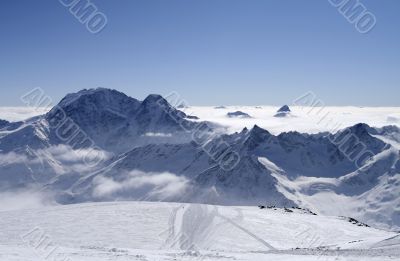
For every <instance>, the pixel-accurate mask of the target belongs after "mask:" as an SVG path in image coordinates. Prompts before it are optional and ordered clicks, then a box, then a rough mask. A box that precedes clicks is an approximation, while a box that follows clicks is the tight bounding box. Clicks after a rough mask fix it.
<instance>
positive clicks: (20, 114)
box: [0, 107, 49, 122]
mask: <svg viewBox="0 0 400 261" xmlns="http://www.w3.org/2000/svg"><path fill="white" fill-rule="evenodd" d="M48 110H49V109H48V108H40V107H39V108H33V107H0V119H2V120H7V121H12V122H13V121H22V120H26V119H28V118H31V117H34V116H38V115H42V114H45V113H47V112H48Z"/></svg>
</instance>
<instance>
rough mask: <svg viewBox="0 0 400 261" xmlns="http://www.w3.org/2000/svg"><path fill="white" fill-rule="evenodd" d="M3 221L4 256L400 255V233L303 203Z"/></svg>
mask: <svg viewBox="0 0 400 261" xmlns="http://www.w3.org/2000/svg"><path fill="white" fill-rule="evenodd" d="M291 211H292V212H291ZM0 227H1V228H2V229H1V233H0V260H2V261H3V260H4V261H17V260H18V261H28V260H29V261H39V260H41V261H42V260H71V261H73V260H77V261H78V260H79V261H89V260H90V261H92V260H396V259H397V260H398V259H399V258H400V239H399V238H400V237H399V234H396V233H394V232H387V231H383V230H378V229H374V228H369V227H364V226H359V225H357V224H353V223H350V222H348V221H347V220H346V219H345V218H340V217H324V216H316V215H312V214H310V213H308V212H307V211H304V210H300V209H287V210H285V209H273V208H272V209H259V208H258V207H234V206H211V205H199V204H178V203H160V202H153V203H150V202H115V203H87V204H76V205H64V206H53V207H47V208H38V209H29V210H14V211H3V212H0Z"/></svg>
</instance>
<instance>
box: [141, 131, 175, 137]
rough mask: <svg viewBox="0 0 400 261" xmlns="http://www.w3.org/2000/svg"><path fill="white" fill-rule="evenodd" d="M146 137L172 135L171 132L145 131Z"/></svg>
mask: <svg viewBox="0 0 400 261" xmlns="http://www.w3.org/2000/svg"><path fill="white" fill-rule="evenodd" d="M144 136H146V137H172V134H171V133H161V132H147V133H145V134H144Z"/></svg>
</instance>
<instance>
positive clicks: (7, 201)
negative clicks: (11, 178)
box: [0, 189, 55, 211]
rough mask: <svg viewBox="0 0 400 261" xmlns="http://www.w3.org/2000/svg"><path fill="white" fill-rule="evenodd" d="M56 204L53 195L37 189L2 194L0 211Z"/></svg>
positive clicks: (0, 195) (0, 194)
mask: <svg viewBox="0 0 400 261" xmlns="http://www.w3.org/2000/svg"><path fill="white" fill-rule="evenodd" d="M54 204H55V203H54V201H53V198H52V196H51V194H49V193H45V192H41V191H38V190H35V189H24V190H16V191H8V192H1V193H0V211H10V210H20V209H31V208H41V207H46V206H51V205H54Z"/></svg>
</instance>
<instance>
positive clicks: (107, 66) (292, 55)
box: [0, 0, 400, 106]
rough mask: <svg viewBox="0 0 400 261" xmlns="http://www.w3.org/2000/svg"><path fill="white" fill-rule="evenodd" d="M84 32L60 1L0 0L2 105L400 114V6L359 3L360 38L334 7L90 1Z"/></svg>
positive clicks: (279, 2) (221, 0) (262, 1)
mask: <svg viewBox="0 0 400 261" xmlns="http://www.w3.org/2000/svg"><path fill="white" fill-rule="evenodd" d="M92 2H93V3H95V4H96V5H97V7H98V8H99V10H100V11H102V12H104V13H105V14H106V16H107V18H108V24H107V27H106V28H105V29H104V30H103V31H102V32H100V33H99V34H96V35H93V34H91V33H89V32H88V31H87V30H86V28H85V26H84V25H82V24H80V23H79V22H78V21H77V20H76V18H75V17H74V16H72V15H71V14H70V13H69V11H68V9H67V8H66V7H64V6H63V5H61V4H60V2H59V1H58V0H35V1H33V0H2V1H1V7H0V37H1V38H0V86H1V91H2V92H1V96H0V106H18V105H21V102H20V100H19V97H20V96H21V95H22V94H23V93H25V92H26V91H29V90H31V89H32V88H34V87H41V88H43V89H44V90H45V91H46V92H47V93H48V94H49V95H50V96H52V97H53V98H54V99H55V100H59V99H61V98H62V97H63V96H64V95H65V94H66V93H69V92H75V91H78V90H80V89H83V88H93V87H97V86H102V87H107V88H113V89H117V90H120V91H123V92H125V93H126V94H128V95H130V96H133V97H136V98H139V99H142V98H144V97H145V96H146V95H147V94H149V93H159V94H167V93H169V92H171V91H176V92H178V93H180V94H181V95H182V97H184V98H185V99H186V100H187V101H188V102H189V104H192V105H220V104H226V105H235V104H237V105H255V104H272V105H281V104H284V103H290V102H291V101H292V100H293V99H295V98H296V97H298V96H300V95H301V94H303V93H304V92H306V91H313V92H315V93H316V94H317V95H318V97H319V98H320V99H321V100H323V101H324V102H325V103H326V104H329V105H360V106H362V105H363V106H400V95H399V94H400V88H399V87H400V86H399V85H400V15H399V13H400V1H398V0H374V1H372V0H362V1H361V2H362V3H363V4H364V5H365V6H366V7H367V8H368V10H369V11H371V12H372V13H374V14H375V16H376V18H377V24H376V27H375V28H374V29H373V30H372V31H371V32H370V33H368V34H360V33H358V32H357V30H356V29H355V28H354V26H353V25H352V24H349V23H348V22H347V21H346V19H345V18H344V17H343V16H342V15H341V14H340V13H339V12H338V11H337V10H336V9H335V8H334V7H332V6H331V5H330V3H329V2H328V0H307V1H306V0H304V1H299V0H92Z"/></svg>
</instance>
